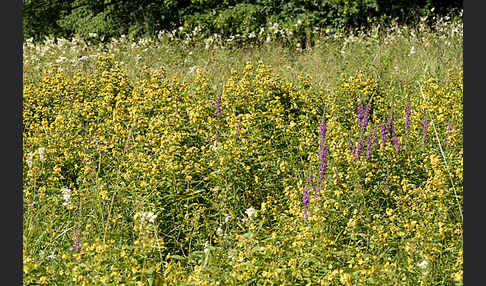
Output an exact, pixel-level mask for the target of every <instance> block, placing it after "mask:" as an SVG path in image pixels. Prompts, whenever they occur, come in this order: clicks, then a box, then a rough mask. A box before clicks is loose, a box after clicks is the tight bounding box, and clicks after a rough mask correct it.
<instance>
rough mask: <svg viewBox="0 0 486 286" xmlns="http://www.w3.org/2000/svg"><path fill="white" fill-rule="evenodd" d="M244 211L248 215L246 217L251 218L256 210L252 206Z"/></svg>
mask: <svg viewBox="0 0 486 286" xmlns="http://www.w3.org/2000/svg"><path fill="white" fill-rule="evenodd" d="M245 213H246V214H247V215H248V218H249V219H251V218H252V217H254V216H255V215H256V210H255V209H254V208H253V207H249V208H248V209H247V210H246V211H245Z"/></svg>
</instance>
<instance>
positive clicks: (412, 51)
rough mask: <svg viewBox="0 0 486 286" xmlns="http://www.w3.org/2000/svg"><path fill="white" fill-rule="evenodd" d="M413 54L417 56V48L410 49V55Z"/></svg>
mask: <svg viewBox="0 0 486 286" xmlns="http://www.w3.org/2000/svg"><path fill="white" fill-rule="evenodd" d="M413 54H415V47H414V46H412V48H411V49H410V54H409V55H413Z"/></svg>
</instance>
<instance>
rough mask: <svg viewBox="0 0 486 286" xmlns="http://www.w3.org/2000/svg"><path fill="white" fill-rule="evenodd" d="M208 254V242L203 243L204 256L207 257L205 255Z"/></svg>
mask: <svg viewBox="0 0 486 286" xmlns="http://www.w3.org/2000/svg"><path fill="white" fill-rule="evenodd" d="M208 252H209V242H207V241H206V242H205V243H204V254H206V255H207V254H208Z"/></svg>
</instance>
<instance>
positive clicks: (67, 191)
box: [61, 188, 71, 206]
mask: <svg viewBox="0 0 486 286" xmlns="http://www.w3.org/2000/svg"><path fill="white" fill-rule="evenodd" d="M61 193H62V197H63V199H64V203H62V205H63V206H67V205H69V203H70V202H71V190H70V189H68V188H62V189H61Z"/></svg>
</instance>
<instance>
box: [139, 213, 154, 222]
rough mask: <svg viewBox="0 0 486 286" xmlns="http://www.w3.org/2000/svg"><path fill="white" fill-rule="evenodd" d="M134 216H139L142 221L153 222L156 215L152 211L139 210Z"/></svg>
mask: <svg viewBox="0 0 486 286" xmlns="http://www.w3.org/2000/svg"><path fill="white" fill-rule="evenodd" d="M135 218H140V220H141V221H142V222H144V221H148V222H149V223H154V222H155V219H156V218H157V215H156V214H154V213H153V212H140V213H137V214H136V215H135Z"/></svg>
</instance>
